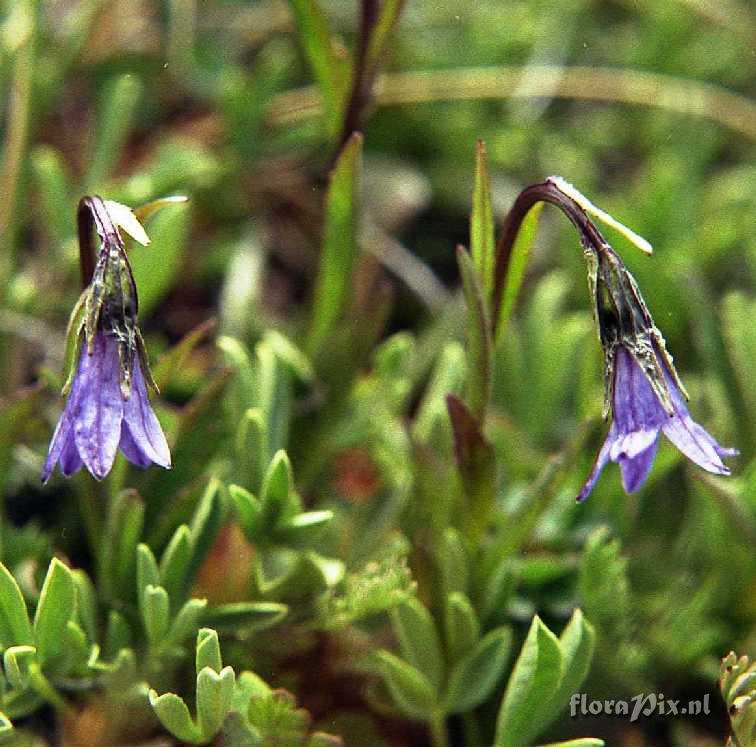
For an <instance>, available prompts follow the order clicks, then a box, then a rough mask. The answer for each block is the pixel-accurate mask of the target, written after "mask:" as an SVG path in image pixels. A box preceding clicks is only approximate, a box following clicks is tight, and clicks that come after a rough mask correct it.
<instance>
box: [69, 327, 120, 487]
mask: <svg viewBox="0 0 756 747" xmlns="http://www.w3.org/2000/svg"><path fill="white" fill-rule="evenodd" d="M79 377H81V386H82V392H81V399H80V402H79V412H78V415H77V417H76V422H75V424H74V437H75V439H76V446H77V448H78V450H79V455H80V456H81V458H82V460H83V461H84V464H85V465H86V467H87V469H88V470H89V471H90V472H91V473H92V475H93V477H95V478H96V479H98V480H102V478H103V477H105V476H106V475H107V474H108V472H110V469H111V467H112V466H113V461H114V460H115V455H116V452H117V451H118V442H119V441H120V440H121V419H122V418H123V398H122V396H121V389H120V363H119V359H118V346H117V343H116V341H115V339H114V338H112V337H108V336H106V335H104V334H103V333H102V332H98V333H97V335H96V336H95V341H94V350H93V351H92V355H88V354H87V352H86V350H85V351H83V352H82V358H81V364H80V366H79V371H78V373H77V378H79Z"/></svg>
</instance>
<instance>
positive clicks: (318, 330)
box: [307, 132, 363, 357]
mask: <svg viewBox="0 0 756 747" xmlns="http://www.w3.org/2000/svg"><path fill="white" fill-rule="evenodd" d="M362 140H363V138H362V135H361V134H360V133H357V132H355V133H353V134H352V136H351V137H350V138H349V140H348V141H347V143H346V145H345V146H344V148H343V150H342V151H341V153H340V154H339V157H338V160H337V161H336V166H335V167H334V169H333V171H332V172H331V178H330V184H329V187H328V194H327V195H326V205H325V229H324V236H323V248H322V253H321V257H320V266H319V268H318V277H317V280H316V283H315V291H314V298H313V311H312V326H311V328H310V335H309V339H308V345H307V349H308V351H309V353H310V355H311V356H313V357H314V356H315V354H317V353H319V352H321V351H320V348H321V346H322V345H323V343H324V342H325V341H326V338H327V337H328V335H329V334H330V332H331V330H332V329H333V326H334V324H335V323H336V321H337V320H338V318H339V316H340V315H341V313H342V311H343V310H344V307H345V306H346V303H347V300H348V297H349V292H350V288H351V277H352V268H353V266H354V262H355V258H356V256H357V227H358V215H359V192H360V175H361V171H362Z"/></svg>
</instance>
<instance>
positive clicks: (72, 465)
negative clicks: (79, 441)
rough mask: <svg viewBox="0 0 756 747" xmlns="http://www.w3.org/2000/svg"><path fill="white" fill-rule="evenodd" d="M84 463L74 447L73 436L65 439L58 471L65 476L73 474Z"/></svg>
mask: <svg viewBox="0 0 756 747" xmlns="http://www.w3.org/2000/svg"><path fill="white" fill-rule="evenodd" d="M83 465H84V462H82V461H81V457H80V456H79V450H78V449H77V448H76V442H75V441H74V439H73V438H69V439H68V440H67V441H66V445H65V447H64V448H63V453H62V454H61V455H60V471H61V472H62V473H63V475H64V476H65V477H71V475H75V474H76V473H77V472H78V471H79V470H80V469H81V468H82V466H83Z"/></svg>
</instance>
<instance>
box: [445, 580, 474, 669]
mask: <svg viewBox="0 0 756 747" xmlns="http://www.w3.org/2000/svg"><path fill="white" fill-rule="evenodd" d="M444 627H445V630H446V650H447V652H448V655H449V659H450V660H451V661H453V662H456V661H457V660H458V659H460V658H461V657H462V656H464V655H465V654H467V653H468V652H469V651H470V649H471V648H472V647H473V646H474V645H475V644H476V643H477V641H478V638H480V623H479V622H478V616H477V615H476V614H475V609H474V608H473V606H472V604H471V603H470V600H469V599H468V598H467V596H466V595H465V594H462V593H461V592H458V591H455V592H452V593H451V594H449V595H448V596H447V597H446V602H445V605H444Z"/></svg>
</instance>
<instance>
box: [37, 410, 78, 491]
mask: <svg viewBox="0 0 756 747" xmlns="http://www.w3.org/2000/svg"><path fill="white" fill-rule="evenodd" d="M71 425H72V423H71V416H70V414H69V412H68V403H66V409H65V410H63V414H62V415H61V416H60V420H58V424H57V425H56V426H55V432H54V433H53V437H52V439H50V448H49V450H48V452H47V459H45V466H44V467H43V468H42V484H43V485H44V484H45V483H46V482H47V481H48V480H49V479H50V475H51V474H52V471H53V470H54V469H55V465H56V464H57V463H58V459H60V455H61V454H62V452H63V448H64V447H65V446H66V444H67V443H68V440H69V439H70V438H71Z"/></svg>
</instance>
